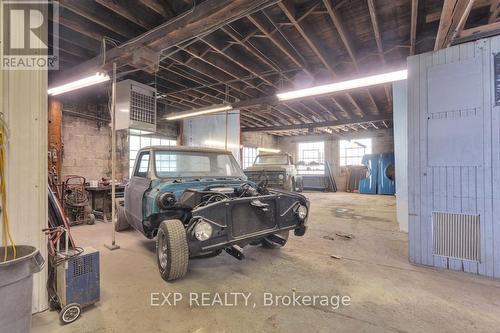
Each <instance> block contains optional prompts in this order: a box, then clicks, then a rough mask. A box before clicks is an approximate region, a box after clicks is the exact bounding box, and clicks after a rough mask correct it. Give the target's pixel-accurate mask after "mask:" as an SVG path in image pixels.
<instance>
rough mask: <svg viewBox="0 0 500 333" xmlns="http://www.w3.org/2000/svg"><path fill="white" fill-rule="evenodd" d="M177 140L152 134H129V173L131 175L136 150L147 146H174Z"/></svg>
mask: <svg viewBox="0 0 500 333" xmlns="http://www.w3.org/2000/svg"><path fill="white" fill-rule="evenodd" d="M176 145H177V141H176V140H171V139H165V138H159V137H152V136H141V135H130V136H129V175H132V169H133V168H134V163H135V158H136V157H137V152H138V151H139V150H140V149H141V148H144V147H147V146H176Z"/></svg>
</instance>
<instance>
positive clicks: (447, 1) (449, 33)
mask: <svg viewBox="0 0 500 333" xmlns="http://www.w3.org/2000/svg"><path fill="white" fill-rule="evenodd" d="M473 4H474V0H444V4H443V10H442V11H441V18H440V21H439V28H438V33H437V36H436V42H435V43H434V50H439V49H442V48H445V47H448V46H450V44H451V43H452V41H453V39H454V38H455V37H456V36H457V35H460V32H461V31H462V29H463V27H464V25H465V21H466V20H467V17H469V13H470V11H471V9H472V6H473Z"/></svg>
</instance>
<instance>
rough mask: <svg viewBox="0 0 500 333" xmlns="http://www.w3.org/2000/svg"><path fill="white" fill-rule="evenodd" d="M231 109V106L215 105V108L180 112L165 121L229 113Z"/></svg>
mask: <svg viewBox="0 0 500 333" xmlns="http://www.w3.org/2000/svg"><path fill="white" fill-rule="evenodd" d="M232 109H233V107H232V106H231V105H217V106H211V107H209V108H203V109H197V110H191V111H186V112H181V113H174V114H172V115H170V116H168V117H166V119H167V120H178V119H183V118H190V117H196V116H201V115H204V114H210V113H217V112H222V111H229V110H232Z"/></svg>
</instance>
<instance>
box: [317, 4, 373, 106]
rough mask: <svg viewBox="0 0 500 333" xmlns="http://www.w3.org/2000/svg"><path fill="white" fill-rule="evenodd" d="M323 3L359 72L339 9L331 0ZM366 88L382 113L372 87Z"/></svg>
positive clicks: (371, 100) (371, 99)
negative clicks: (337, 9) (338, 12)
mask: <svg viewBox="0 0 500 333" xmlns="http://www.w3.org/2000/svg"><path fill="white" fill-rule="evenodd" d="M323 4H324V6H325V8H326V10H327V12H328V16H329V17H330V19H331V20H332V22H333V25H334V26H335V29H336V30H337V32H338V34H339V36H340V39H341V40H342V43H343V44H344V47H345V49H346V51H347V53H348V54H349V57H350V58H351V60H352V62H353V64H354V68H355V69H356V72H358V73H359V72H360V71H359V65H358V60H357V59H356V54H355V51H354V46H353V44H352V42H351V39H350V38H349V37H348V36H347V32H346V30H345V28H344V23H343V22H342V20H341V19H340V16H339V15H338V14H337V11H336V10H335V8H333V5H332V3H331V0H323ZM365 90H366V92H367V93H368V97H369V99H370V102H371V103H372V104H373V106H374V107H375V111H376V113H377V114H380V110H379V108H378V106H377V103H376V102H375V99H374V98H373V95H372V93H371V92H370V89H365Z"/></svg>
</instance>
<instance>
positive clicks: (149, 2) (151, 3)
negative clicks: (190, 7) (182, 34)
mask: <svg viewBox="0 0 500 333" xmlns="http://www.w3.org/2000/svg"><path fill="white" fill-rule="evenodd" d="M139 1H140V2H141V3H142V4H143V5H145V6H146V7H148V8H149V9H151V10H153V11H155V12H156V13H158V14H160V15H161V16H162V17H163V18H166V19H169V18H172V17H174V16H176V14H175V10H174V9H173V8H172V6H170V4H169V3H168V2H167V1H162V0H159V1H157V0H139Z"/></svg>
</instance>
